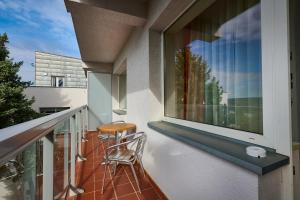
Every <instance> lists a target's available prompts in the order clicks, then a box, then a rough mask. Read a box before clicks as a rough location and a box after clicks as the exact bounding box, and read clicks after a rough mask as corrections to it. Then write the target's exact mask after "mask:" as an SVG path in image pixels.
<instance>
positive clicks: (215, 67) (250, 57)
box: [189, 4, 262, 97]
mask: <svg viewBox="0 0 300 200" xmlns="http://www.w3.org/2000/svg"><path fill="white" fill-rule="evenodd" d="M260 23H261V22H260V4H257V5H255V6H253V7H251V8H249V9H248V10H246V11H245V12H243V13H241V14H239V15H237V16H236V17H234V18H232V19H231V20H228V21H227V22H226V23H224V24H222V26H220V27H219V29H218V30H217V32H216V33H215V34H214V35H215V36H218V37H219V39H216V40H214V41H213V42H207V41H203V40H201V39H196V40H193V41H192V42H191V43H190V44H189V45H190V47H191V51H192V52H193V53H194V54H196V55H199V56H201V57H202V58H204V59H205V61H206V62H207V64H208V66H209V67H210V68H211V70H212V75H213V76H215V77H216V79H217V80H218V81H219V82H220V85H221V86H222V87H223V89H224V91H225V92H227V93H229V97H261V96H262V90H261V85H262V77H261V70H262V63H261V26H260ZM237 27H238V28H237ZM207 31H208V30H207ZM212 52H213V53H212Z"/></svg>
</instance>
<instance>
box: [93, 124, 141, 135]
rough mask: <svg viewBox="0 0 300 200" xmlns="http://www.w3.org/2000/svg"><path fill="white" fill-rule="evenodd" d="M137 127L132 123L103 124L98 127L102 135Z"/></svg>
mask: <svg viewBox="0 0 300 200" xmlns="http://www.w3.org/2000/svg"><path fill="white" fill-rule="evenodd" d="M135 128H136V125H135V124H131V123H117V124H103V125H100V126H98V127H97V130H98V131H100V132H102V133H116V132H122V131H127V130H132V129H135Z"/></svg>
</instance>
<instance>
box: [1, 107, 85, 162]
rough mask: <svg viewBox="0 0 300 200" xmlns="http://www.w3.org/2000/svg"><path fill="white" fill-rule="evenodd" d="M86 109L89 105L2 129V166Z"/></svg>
mask: <svg viewBox="0 0 300 200" xmlns="http://www.w3.org/2000/svg"><path fill="white" fill-rule="evenodd" d="M86 108H87V105H83V106H81V107H78V108H74V109H69V110H64V111H61V112H58V113H54V114H51V115H48V116H45V117H41V118H38V119H34V120H30V121H27V122H24V123H21V124H17V125H14V126H10V127H7V128H3V129H0V164H3V163H5V162H7V161H8V160H9V159H11V158H12V157H13V156H15V155H16V154H18V153H20V152H22V151H23V150H24V149H25V148H26V147H28V146H30V145H31V144H33V143H34V142H36V141H37V140H39V139H40V138H42V137H44V136H45V135H47V134H48V133H50V132H51V131H53V130H54V129H55V126H56V125H58V124H59V123H61V122H62V121H64V120H66V119H68V118H70V117H72V116H74V115H75V114H76V113H77V112H79V111H81V110H83V109H86Z"/></svg>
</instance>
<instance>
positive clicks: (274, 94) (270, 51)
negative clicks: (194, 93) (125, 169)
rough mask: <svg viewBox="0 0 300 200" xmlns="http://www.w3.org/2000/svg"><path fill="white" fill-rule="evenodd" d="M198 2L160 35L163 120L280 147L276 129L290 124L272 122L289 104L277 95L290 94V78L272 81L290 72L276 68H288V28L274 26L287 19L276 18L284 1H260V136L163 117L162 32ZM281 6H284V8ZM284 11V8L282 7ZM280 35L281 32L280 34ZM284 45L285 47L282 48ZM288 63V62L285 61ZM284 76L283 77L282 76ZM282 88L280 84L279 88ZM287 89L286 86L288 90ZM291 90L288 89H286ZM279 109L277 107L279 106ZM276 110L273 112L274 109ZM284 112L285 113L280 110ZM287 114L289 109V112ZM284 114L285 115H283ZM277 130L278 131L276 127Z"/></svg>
mask: <svg viewBox="0 0 300 200" xmlns="http://www.w3.org/2000/svg"><path fill="white" fill-rule="evenodd" d="M208 1H209V2H210V4H205V5H206V7H205V8H203V10H204V9H206V8H207V7H208V6H209V5H211V3H213V2H214V0H208ZM195 2H197V1H194V2H193V3H192V4H191V5H190V6H188V7H187V8H186V9H185V10H184V11H183V12H182V13H181V14H180V15H179V16H177V17H176V18H175V19H174V20H173V22H172V23H170V24H169V25H168V26H167V27H166V28H165V29H164V30H163V31H162V33H161V49H162V51H161V61H162V62H161V66H162V67H161V73H162V74H163V76H162V79H163V81H162V83H161V88H162V92H163V95H162V107H163V114H162V115H163V116H162V120H164V121H167V122H171V123H175V124H179V125H183V126H188V127H192V128H195V129H199V130H203V131H207V132H211V133H213V134H218V135H222V136H226V137H230V138H234V139H238V140H242V141H246V142H251V143H254V144H258V145H263V146H267V147H271V148H275V147H276V146H278V145H280V143H283V142H281V141H278V140H280V138H283V136H282V135H284V134H282V135H280V136H279V134H280V132H279V130H280V129H281V130H284V127H285V128H286V130H290V129H289V127H286V125H287V124H289V120H290V118H289V117H290V116H287V118H286V119H284V120H283V121H282V123H280V124H281V125H282V127H279V126H280V124H278V125H275V124H274V122H275V121H278V119H279V118H281V117H280V116H276V114H279V113H280V110H282V109H283V108H280V106H283V105H284V107H285V108H286V105H289V101H288V102H287V100H289V97H284V96H281V95H280V94H284V93H286V92H288V93H289V92H290V90H289V91H283V90H286V89H287V88H286V86H287V85H286V84H289V80H288V79H289V76H287V77H284V78H285V79H284V78H283V79H284V80H283V81H284V82H283V85H282V87H280V88H276V86H278V85H279V84H278V83H276V80H274V79H275V78H276V77H280V73H286V72H287V71H289V69H279V67H280V64H287V67H288V68H289V63H288V54H287V52H288V51H286V50H288V44H285V43H284V42H285V41H287V39H288V36H287V32H282V28H287V25H285V26H284V25H283V26H278V25H277V23H276V25H275V22H277V21H278V20H279V21H283V20H285V18H286V17H287V16H285V14H286V13H285V12H283V13H282V14H281V15H275V13H277V12H276V11H278V10H279V9H280V5H279V4H281V6H282V3H285V2H275V1H273V0H261V48H262V98H263V100H262V105H263V108H262V109H263V113H262V115H263V134H262V135H259V134H255V133H251V132H247V131H242V130H235V129H230V128H226V127H219V126H214V125H209V124H204V123H200V122H193V121H188V120H183V119H176V118H172V117H167V116H165V104H164V102H165V101H164V100H165V99H164V95H165V90H164V85H165V76H166V73H165V68H166V66H165V64H166V62H165V57H164V56H165V52H164V50H165V47H164V32H165V31H166V30H167V29H168V28H169V27H170V26H171V25H172V24H173V23H175V22H176V21H177V20H178V19H179V18H180V17H181V16H182V15H183V14H184V13H185V12H187V11H188V9H190V7H191V6H193V5H194V3H195ZM283 7H284V6H283ZM281 9H283V8H281ZM276 31H279V34H274V32H276ZM280 32H281V33H280ZM281 39H282V42H279V43H280V44H276V43H275V41H278V40H281ZM283 44H284V45H283ZM280 45H283V46H282V48H281V49H280V50H278V49H276V47H280ZM286 61H287V62H286ZM283 75H284V74H283ZM280 86H281V85H280ZM288 88H289V87H288ZM289 89H290V88H289ZM276 98H280V99H278V100H277V101H276V100H274V99H276ZM278 106H279V107H278ZM273 108H275V109H273ZM282 111H285V110H282ZM288 111H289V110H288ZM283 114H287V113H286V112H284V113H283ZM276 127H277V128H279V129H278V130H277V128H276Z"/></svg>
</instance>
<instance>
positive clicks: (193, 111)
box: [164, 0, 262, 134]
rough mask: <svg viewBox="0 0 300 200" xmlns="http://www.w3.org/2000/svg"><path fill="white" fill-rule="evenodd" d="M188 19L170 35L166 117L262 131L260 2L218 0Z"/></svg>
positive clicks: (166, 41) (184, 18)
mask: <svg viewBox="0 0 300 200" xmlns="http://www.w3.org/2000/svg"><path fill="white" fill-rule="evenodd" d="M198 5H199V3H198ZM196 6H197V3H196V4H195V6H194V7H196ZM198 10H199V9H198ZM194 11H195V9H194V10H193V8H191V9H190V13H189V11H188V12H187V14H186V15H190V16H193V14H194V13H193V12H194ZM186 18H187V17H185V16H183V17H182V19H179V20H178V21H177V22H175V23H174V24H173V25H172V26H171V27H170V28H169V29H168V30H167V31H166V32H165V34H164V36H165V64H166V68H165V115H166V116H169V117H175V118H180V119H185V120H189V121H196V122H201V123H206V124H212V125H216V126H223V127H228V128H233V129H239V130H245V131H249V132H255V133H260V134H262V91H261V88H262V85H261V67H262V66H261V24H260V2H259V1H257V0H217V1H215V3H213V4H212V5H211V6H210V7H209V8H207V9H206V10H204V12H202V13H201V14H198V15H197V16H195V17H194V18H193V19H190V21H188V22H187V20H186ZM184 20H185V21H184Z"/></svg>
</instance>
